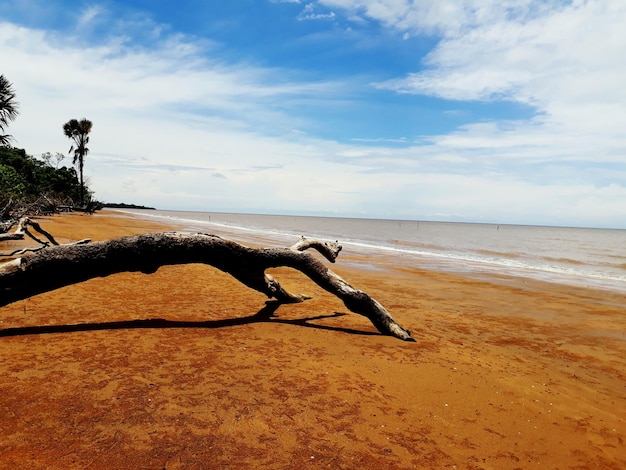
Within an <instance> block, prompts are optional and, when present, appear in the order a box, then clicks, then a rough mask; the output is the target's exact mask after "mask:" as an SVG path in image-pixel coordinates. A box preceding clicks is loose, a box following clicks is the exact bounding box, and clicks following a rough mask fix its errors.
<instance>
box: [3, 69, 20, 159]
mask: <svg viewBox="0 0 626 470" xmlns="http://www.w3.org/2000/svg"><path fill="white" fill-rule="evenodd" d="M17 115H18V112H17V102H16V101H15V92H14V91H13V88H12V85H11V82H9V81H8V80H7V79H6V78H5V77H4V75H0V132H4V128H5V127H7V126H8V125H9V121H13V120H14V119H15V118H16V117H17ZM11 139H12V138H11V136H10V135H2V134H0V147H4V146H8V145H9V143H10V142H11Z"/></svg>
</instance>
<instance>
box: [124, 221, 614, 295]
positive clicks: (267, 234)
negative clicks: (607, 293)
mask: <svg viewBox="0 0 626 470" xmlns="http://www.w3.org/2000/svg"><path fill="white" fill-rule="evenodd" d="M122 212H127V213H132V214H135V215H140V216H142V217H150V218H156V219H161V220H164V221H167V222H170V223H175V224H179V225H181V226H183V227H184V229H185V230H192V231H202V232H209V233H216V234H220V230H225V231H228V232H229V233H237V234H240V236H241V238H236V241H240V242H244V243H245V241H246V238H252V237H263V238H264V239H267V240H273V241H275V242H276V245H274V246H289V245H291V244H293V243H295V241H297V239H298V238H299V237H300V236H301V235H305V236H307V237H311V238H320V239H325V240H339V241H340V242H341V244H342V245H343V247H344V250H354V252H360V253H368V254H370V255H371V256H376V255H377V254H378V255H380V254H385V255H386V256H394V257H396V260H397V263H399V264H402V265H407V266H415V267H420V268H424V269H434V270H442V271H449V272H456V273H463V274H468V275H475V276H480V277H497V276H501V275H504V276H516V277H524V278H529V279H536V280H542V281H549V282H556V283H563V284H569V285H575V286H585V287H593V288H600V289H607V290H611V291H618V292H625V293H626V230H612V229H595V228H594V229H591V228H569V227H545V226H527V225H496V224H473V223H454V222H426V221H409V220H380V219H353V218H336V217H306V216H284V215H280V216H278V215H255V214H230V213H219V212H186V211H152V210H134V209H133V210H124V211H122ZM625 305H626V301H625Z"/></svg>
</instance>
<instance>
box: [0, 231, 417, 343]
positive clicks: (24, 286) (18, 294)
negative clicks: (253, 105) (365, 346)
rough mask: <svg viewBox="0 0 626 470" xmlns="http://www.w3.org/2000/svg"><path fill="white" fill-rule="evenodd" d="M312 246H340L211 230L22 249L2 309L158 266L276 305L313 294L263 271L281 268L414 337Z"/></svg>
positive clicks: (382, 326)
mask: <svg viewBox="0 0 626 470" xmlns="http://www.w3.org/2000/svg"><path fill="white" fill-rule="evenodd" d="M40 233H41V231H40ZM49 239H50V238H49ZM54 244H55V245H57V244H56V243H54ZM309 248H312V249H315V250H317V251H319V252H320V253H321V254H322V255H323V256H324V257H326V259H328V260H329V261H331V262H334V261H335V259H336V258H337V256H338V254H339V252H340V251H341V245H339V244H338V243H337V242H321V241H319V240H309V239H306V238H302V239H301V240H300V241H299V242H298V243H296V244H295V245H293V246H292V247H290V248H264V249H256V248H249V247H246V246H243V245H240V244H239V243H235V242H233V241H229V240H225V239H222V238H220V237H218V236H215V235H207V234H189V233H179V232H165V233H152V234H144V235H134V236H128V237H122V238H116V239H112V240H107V241H103V242H96V243H92V244H72V245H57V246H50V247H46V248H45V249H40V250H38V251H31V252H27V253H21V254H20V257H19V258H16V259H14V260H12V261H9V262H8V263H4V264H0V286H1V287H0V306H4V305H7V304H10V303H12V302H15V301H18V300H22V299H25V298H28V297H31V296H33V295H37V294H40V293H43V292H47V291H51V290H54V289H58V288H60V287H64V286H68V285H71V284H75V283H79V282H82V281H86V280H88V279H91V278H95V277H103V276H108V275H111V274H114V273H120V272H127V271H130V272H137V271H139V272H143V273H146V274H150V273H153V272H155V271H156V270H157V269H158V268H159V267H161V266H166V265H175V264H190V263H202V264H208V265H211V266H214V267H215V268H217V269H219V270H221V271H223V272H226V273H228V274H230V275H232V276H233V277H234V278H236V279H237V280H238V281H240V282H241V283H242V284H244V285H246V286H248V287H250V288H252V289H254V290H257V291H259V292H262V293H263V294H265V295H267V296H268V297H269V298H272V297H273V298H275V299H277V300H278V301H279V302H280V303H294V302H302V301H304V300H306V299H308V298H310V297H307V296H305V295H303V294H294V293H291V292H288V291H287V290H285V289H284V288H283V287H282V286H281V285H280V283H279V282H278V281H277V280H275V279H274V278H273V277H272V276H270V275H269V274H266V273H265V271H266V270H267V269H269V268H276V267H280V266H284V267H290V268H293V269H296V270H298V271H300V272H302V273H303V274H305V275H306V276H308V277H309V278H310V279H311V280H312V281H313V282H315V283H316V284H318V285H319V286H320V287H322V288H323V289H325V290H327V291H328V292H330V293H332V294H334V295H336V296H337V297H339V298H340V299H341V300H342V301H343V302H344V304H345V305H346V307H347V308H348V309H350V310H351V311H352V312H354V313H357V314H359V315H363V316H365V317H366V318H368V319H369V320H370V321H371V322H372V323H373V325H374V326H375V327H376V328H377V329H378V331H380V332H381V333H383V334H387V335H391V336H395V337H397V338H400V339H402V340H405V341H415V340H414V339H413V338H412V336H411V333H410V332H409V331H407V330H405V329H404V328H402V327H401V326H400V325H398V323H397V322H396V321H395V320H394V319H393V318H392V316H391V315H390V314H389V312H387V310H386V309H385V308H384V307H383V306H382V305H381V304H380V303H379V302H377V301H376V300H374V299H373V298H371V297H370V296H369V295H367V294H366V293H364V292H362V291H360V290H358V289H355V288H354V287H352V286H351V285H350V284H349V283H347V282H346V281H345V280H343V279H342V278H341V277H340V276H338V275H337V274H335V273H334V272H332V271H331V270H330V269H328V268H327V267H326V266H324V264H322V262H321V261H319V260H318V259H317V258H315V257H314V256H313V255H312V254H310V253H308V252H306V250H308V249H309Z"/></svg>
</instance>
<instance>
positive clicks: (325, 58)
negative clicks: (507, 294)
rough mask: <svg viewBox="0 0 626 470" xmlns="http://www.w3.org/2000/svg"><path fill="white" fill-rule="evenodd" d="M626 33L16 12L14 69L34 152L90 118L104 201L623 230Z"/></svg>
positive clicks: (25, 140)
mask: <svg viewBox="0 0 626 470" xmlns="http://www.w3.org/2000/svg"><path fill="white" fill-rule="evenodd" d="M624 24H626V3H624V2H615V1H610V0H595V1H583V0H572V1H564V0H560V1H548V0H547V1H536V0H515V1H513V0H510V1H502V0H498V1H496V0H476V1H470V0H454V1H452V0H423V1H417V0H415V1H407V0H299V1H297V0H233V1H228V2H227V1H223V0H220V1H218V0H204V1H201V0H193V1H186V0H182V1H177V2H166V1H158V2H157V1H148V0H145V1H119V2H118V1H92V2H81V1H71V2H70V1H69V0H68V1H55V0H47V1H38V0H22V1H20V2H14V1H2V0H0V73H2V74H4V75H5V76H6V77H7V79H9V80H10V81H11V82H12V83H13V85H14V89H15V91H16V93H17V98H18V101H19V103H20V116H19V117H18V119H17V120H16V121H14V122H13V123H12V125H11V126H10V128H9V132H10V133H11V134H12V135H13V136H14V138H15V139H16V142H15V144H16V146H18V147H23V148H25V149H26V150H27V151H28V152H29V153H30V154H32V155H35V156H39V155H40V154H41V153H43V152H53V153H54V152H66V151H67V150H68V149H69V141H68V140H67V139H66V138H65V137H64V136H63V133H62V130H61V128H62V125H63V123H64V122H66V121H67V120H69V119H71V118H81V117H87V118H89V119H91V120H92V121H93V122H94V127H93V131H92V136H91V145H90V149H91V152H90V154H89V155H88V157H87V161H86V167H85V172H86V176H87V177H88V180H89V183H90V187H91V188H92V189H94V190H95V192H96V197H97V198H98V199H100V200H105V201H111V202H134V203H138V204H146V205H152V206H156V207H158V208H162V209H181V210H204V211H228V212H260V213H289V214H304V215H309V214H310V215H330V216H353V217H374V218H379V217H381V218H401V219H420V220H454V221H473V222H496V223H524V224H547V225H576V226H602V227H619V228H626V139H625V137H626V87H624V85H623V84H624V83H626V61H624V60H623V57H624V51H625V50H626V32H625V31H624V29H625V28H623V25H624ZM68 160H69V159H67V160H66V161H65V163H68Z"/></svg>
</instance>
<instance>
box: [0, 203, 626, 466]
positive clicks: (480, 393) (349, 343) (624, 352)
mask: <svg viewBox="0 0 626 470" xmlns="http://www.w3.org/2000/svg"><path fill="white" fill-rule="evenodd" d="M38 222H40V223H41V225H42V227H43V228H45V229H46V230H48V231H49V232H51V233H53V234H54V235H55V237H57V239H58V240H59V241H60V242H62V243H66V242H70V241H75V240H79V239H82V238H87V237H88V238H92V239H93V240H101V239H107V238H112V237H117V236H122V235H127V234H135V233H144V232H150V231H161V230H167V229H170V228H169V227H165V226H163V225H159V224H158V223H156V222H152V221H146V220H142V219H138V218H132V217H123V216H119V215H116V214H115V213H113V212H107V211H103V212H101V213H98V214H96V215H94V216H87V215H78V214H70V215H63V216H54V217H49V218H42V219H39V220H38ZM217 234H218V235H223V236H228V237H229V238H231V239H235V240H236V238H234V237H233V236H230V235H232V234H222V233H217ZM294 241H295V240H294ZM8 246H9V244H8V243H5V244H3V245H2V246H0V251H2V252H6V251H9V249H8V248H7V247H8ZM11 246H14V245H11ZM359 256H362V255H361V254H359V253H349V252H342V254H341V256H340V257H339V259H338V261H337V264H336V265H334V266H333V267H332V269H333V270H334V271H335V272H337V273H338V274H340V275H341V276H342V277H344V278H345V279H346V280H347V281H348V282H350V283H351V284H352V285H353V286H355V287H357V288H359V289H361V290H363V291H365V292H367V293H368V294H369V295H371V296H372V297H374V298H375V299H376V300H378V301H379V302H381V303H382V304H383V305H384V306H385V307H386V308H387V309H388V310H389V311H390V313H391V314H392V315H393V316H394V318H395V319H396V320H397V321H398V322H399V323H400V324H401V325H402V326H404V327H406V328H408V329H409V330H411V331H412V333H413V336H414V337H415V338H416V340H417V343H405V342H402V341H400V340H398V339H395V338H391V337H386V336H381V335H380V334H379V333H378V332H377V331H376V330H375V328H374V327H373V326H372V325H371V323H370V322H369V321H368V320H367V319H366V318H363V317H360V316H358V315H354V314H352V313H349V311H348V310H347V309H346V308H345V307H344V305H343V304H342V303H341V301H340V300H338V299H337V298H335V297H334V296H332V295H330V294H328V293H327V292H325V291H324V290H322V289H321V288H319V287H318V286H316V285H315V284H313V283H312V282H310V281H309V280H308V279H307V278H305V277H304V276H302V275H301V274H300V273H298V272H295V271H292V270H287V269H277V270H275V271H272V274H273V275H274V277H276V278H277V279H278V280H279V281H280V282H281V283H282V284H283V285H285V287H286V288H288V289H290V290H292V291H295V292H302V293H307V294H310V295H312V296H313V298H312V299H311V300H309V301H307V302H304V303H302V304H295V305H282V306H280V307H279V308H277V309H275V306H274V305H273V304H272V303H271V302H270V303H269V304H266V302H267V300H268V299H266V298H265V297H264V296H263V295H261V294H260V293H258V292H255V291H252V290H250V289H248V288H246V287H245V286H243V285H241V284H239V283H238V282H237V281H235V280H234V279H232V278H231V277H230V276H228V275H226V274H224V273H222V272H220V271H218V270H216V269H214V268H212V267H208V266H200V265H189V266H172V267H166V268H161V269H160V270H158V271H157V272H156V273H154V274H152V275H144V274H139V273H124V274H118V275H114V276H110V277H108V278H102V279H94V280H90V281H87V282H84V283H82V284H78V285H74V286H71V287H67V288H63V289H59V290H57V291H54V292H50V293H46V294H42V295H39V296H37V297H33V298H30V299H28V300H24V301H20V302H16V303H14V304H11V305H9V306H6V307H3V308H1V309H0V416H1V419H0V468H2V469H5V468H6V469H9V468H11V469H16V468H17V469H86V468H89V469H114V468H117V469H168V470H171V469H222V468H242V469H243V468H272V469H274V468H276V469H302V468H333V469H336V468H345V469H370V468H371V469H405V468H406V469H409V468H433V469H441V468H472V469H474V468H476V469H483V468H484V469H522V468H523V469H526V468H550V469H571V468H601V469H612V468H614V469H620V468H626V445H625V444H624V438H625V436H626V427H625V421H626V314H625V307H624V303H625V302H624V298H623V294H618V293H612V292H609V291H602V290H593V289H584V288H577V287H568V286H563V285H558V284H551V283H542V282H533V281H529V280H522V279H515V278H504V277H503V278H502V279H498V280H491V281H487V280H480V279H472V278H469V277H462V276H460V275H453V274H447V273H441V272H435V271H426V270H420V269H418V268H408V267H398V266H394V263H393V261H392V260H391V259H386V258H380V259H378V258H377V259H376V266H375V269H368V270H360V269H356V268H355V267H354V263H351V262H350V261H351V260H354V259H358V257H359ZM342 258H343V259H344V260H345V264H344V263H342ZM272 312H273V313H274V316H273V317H272V316H271V313H272Z"/></svg>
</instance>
